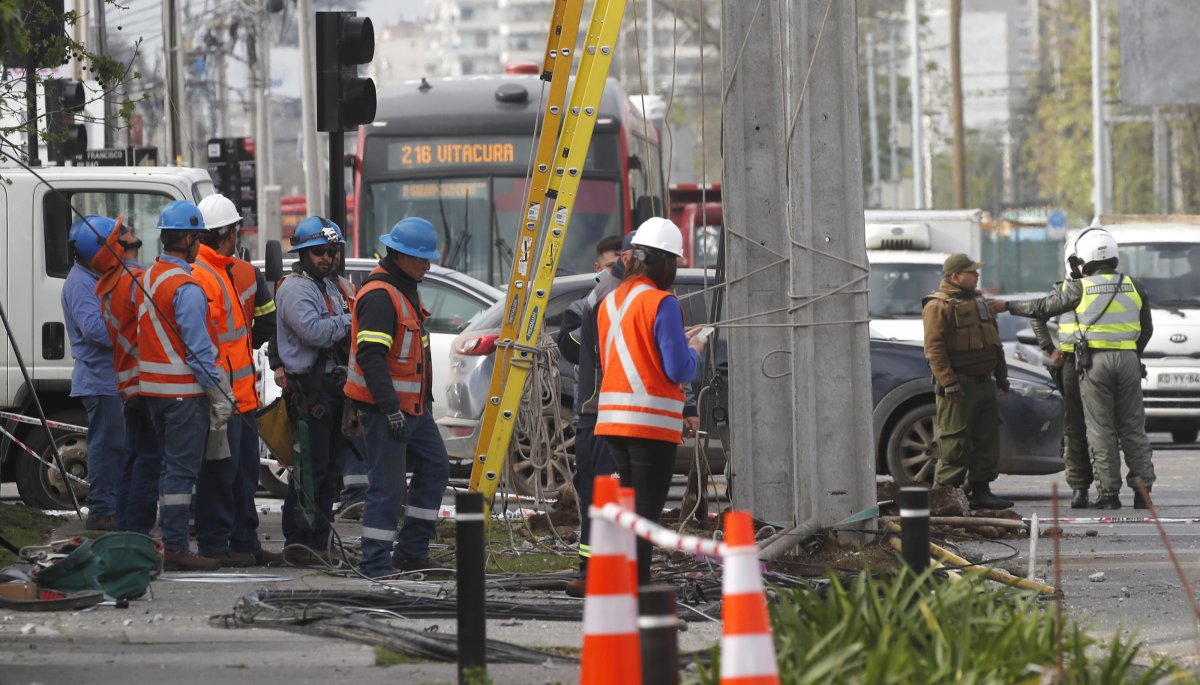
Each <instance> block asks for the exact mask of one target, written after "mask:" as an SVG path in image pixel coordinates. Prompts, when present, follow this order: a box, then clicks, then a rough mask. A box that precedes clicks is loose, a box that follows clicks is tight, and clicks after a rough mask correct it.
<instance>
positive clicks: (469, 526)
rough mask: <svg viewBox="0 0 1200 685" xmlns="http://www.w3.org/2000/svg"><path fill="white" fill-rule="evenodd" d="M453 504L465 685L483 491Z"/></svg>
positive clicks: (481, 610)
mask: <svg viewBox="0 0 1200 685" xmlns="http://www.w3.org/2000/svg"><path fill="white" fill-rule="evenodd" d="M330 137H331V138H337V137H338V135H337V134H336V133H335V134H334V135H333V136H330ZM454 504H455V508H456V510H457V513H456V514H455V530H456V540H457V543H458V576H457V580H458V682H459V685H465V683H466V682H467V680H466V678H467V675H468V673H467V671H468V670H471V671H473V672H474V673H473V674H472V675H473V676H474V677H476V678H478V677H479V676H480V675H482V674H483V673H486V672H487V624H486V623H485V619H486V618H487V609H486V603H487V596H486V595H485V594H484V591H483V570H484V563H485V561H486V559H487V555H486V554H485V552H484V520H483V494H482V493H478V492H463V493H459V494H458V495H457V496H456V497H455V500H454ZM480 671H482V673H480Z"/></svg>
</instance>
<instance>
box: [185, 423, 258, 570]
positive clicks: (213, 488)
mask: <svg viewBox="0 0 1200 685" xmlns="http://www.w3.org/2000/svg"><path fill="white" fill-rule="evenodd" d="M227 430H228V438H229V454H230V456H229V458H228V459H209V460H205V461H204V464H203V465H202V466H201V467H200V481H199V483H197V485H196V504H197V506H196V545H197V546H198V547H199V550H200V554H201V556H206V557H218V556H221V555H222V554H225V553H226V552H228V551H229V550H231V549H232V550H233V551H235V552H240V553H242V554H254V553H255V552H257V551H258V550H259V548H260V545H259V542H258V513H257V512H256V511H255V510H254V491H253V490H251V491H250V492H249V494H247V487H246V484H245V479H246V478H247V471H249V473H250V475H249V477H250V478H252V479H253V482H254V483H256V484H257V481H258V423H257V420H256V419H255V417H254V414H253V413H252V412H247V413H245V414H235V415H234V416H233V418H231V419H230V421H229V425H228V428H227ZM247 463H251V464H253V468H252V469H247V468H246V466H247Z"/></svg>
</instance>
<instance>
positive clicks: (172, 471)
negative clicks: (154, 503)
mask: <svg viewBox="0 0 1200 685" xmlns="http://www.w3.org/2000/svg"><path fill="white" fill-rule="evenodd" d="M146 399H147V402H148V404H149V407H150V420H151V422H152V423H153V424H154V434H155V435H156V436H157V437H158V439H159V441H160V442H161V443H162V446H163V469H162V480H161V482H160V483H161V484H160V489H161V492H162V499H161V501H160V502H159V509H160V512H161V513H160V519H161V521H162V540H163V547H164V548H166V549H167V550H169V551H172V552H187V551H188V511H189V510H190V509H191V505H192V492H193V491H194V490H195V489H196V480H197V478H198V476H199V474H200V463H201V462H202V461H204V444H205V440H207V439H208V411H209V402H208V398H207V397H203V396H201V397H183V398H172V397H148V398H146Z"/></svg>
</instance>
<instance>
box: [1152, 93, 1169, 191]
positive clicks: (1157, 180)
mask: <svg viewBox="0 0 1200 685" xmlns="http://www.w3.org/2000/svg"><path fill="white" fill-rule="evenodd" d="M1153 118H1154V146H1153V148H1154V197H1155V199H1156V200H1158V212H1159V214H1170V213H1171V129H1170V127H1169V126H1167V119H1166V117H1165V116H1164V115H1163V111H1162V107H1155V108H1154V117H1153Z"/></svg>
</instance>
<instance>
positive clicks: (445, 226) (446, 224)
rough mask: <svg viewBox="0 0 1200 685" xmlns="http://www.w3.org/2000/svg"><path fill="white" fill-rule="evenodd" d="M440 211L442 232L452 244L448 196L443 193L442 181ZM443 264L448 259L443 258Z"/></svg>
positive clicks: (439, 184) (439, 200) (448, 243)
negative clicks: (448, 216) (447, 205)
mask: <svg viewBox="0 0 1200 685" xmlns="http://www.w3.org/2000/svg"><path fill="white" fill-rule="evenodd" d="M438 211H439V212H441V214H442V234H443V238H444V239H445V242H446V244H447V245H450V244H451V242H452V241H451V240H450V220H449V219H447V218H446V196H445V195H443V194H442V181H441V180H439V181H438ZM442 266H446V259H445V258H444V257H443V258H442Z"/></svg>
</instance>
